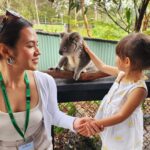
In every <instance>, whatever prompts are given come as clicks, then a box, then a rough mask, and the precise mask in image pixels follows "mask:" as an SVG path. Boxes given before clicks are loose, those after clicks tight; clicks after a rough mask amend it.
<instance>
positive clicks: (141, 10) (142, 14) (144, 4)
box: [134, 0, 150, 32]
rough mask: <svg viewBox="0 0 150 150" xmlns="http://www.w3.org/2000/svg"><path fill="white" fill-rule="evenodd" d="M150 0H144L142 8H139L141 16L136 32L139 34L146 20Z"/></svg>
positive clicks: (137, 21)
mask: <svg viewBox="0 0 150 150" xmlns="http://www.w3.org/2000/svg"><path fill="white" fill-rule="evenodd" d="M149 1H150V0H142V3H141V6H140V7H139V10H138V13H139V16H138V17H137V18H136V21H135V27H134V31H135V32H139V31H140V30H141V26H142V21H143V18H144V14H145V13H146V9H147V6H148V3H149Z"/></svg>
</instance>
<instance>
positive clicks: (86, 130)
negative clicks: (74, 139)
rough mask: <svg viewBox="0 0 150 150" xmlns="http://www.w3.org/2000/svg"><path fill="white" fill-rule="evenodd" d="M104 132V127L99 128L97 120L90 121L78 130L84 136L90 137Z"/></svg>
mask: <svg viewBox="0 0 150 150" xmlns="http://www.w3.org/2000/svg"><path fill="white" fill-rule="evenodd" d="M103 130H104V127H103V126H102V125H101V126H98V124H97V122H96V120H94V119H90V120H87V121H86V122H85V123H83V124H82V125H80V126H79V127H78V129H77V132H79V133H80V134H81V135H83V136H88V137H89V136H92V135H95V134H97V133H99V132H100V131H103Z"/></svg>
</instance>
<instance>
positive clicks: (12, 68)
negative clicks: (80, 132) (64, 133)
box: [0, 11, 99, 150]
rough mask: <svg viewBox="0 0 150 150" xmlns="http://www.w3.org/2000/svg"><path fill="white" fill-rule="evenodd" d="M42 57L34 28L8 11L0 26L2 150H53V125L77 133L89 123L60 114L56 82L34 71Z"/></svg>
mask: <svg viewBox="0 0 150 150" xmlns="http://www.w3.org/2000/svg"><path fill="white" fill-rule="evenodd" d="M39 55H40V51H39V49H38V41H37V35H36V32H35V31H34V30H33V28H32V24H31V23H29V22H28V21H26V20H25V19H23V18H22V17H20V16H19V15H18V14H16V13H14V12H11V11H7V12H6V15H5V16H4V17H3V19H2V20H1V24H0V85H1V86H0V88H1V90H0V122H1V123H0V133H1V134H0V150H17V149H19V150H33V149H36V150H51V149H52V142H51V125H52V124H53V125H57V126H60V127H64V128H68V129H71V130H72V131H74V129H76V128H77V127H78V126H79V124H81V123H83V122H85V121H87V120H89V119H88V118H82V119H80V118H76V119H75V118H74V117H71V116H67V115H66V114H64V113H63V112H61V111H59V109H58V104H57V89H56V84H55V81H54V79H53V78H52V77H51V76H50V75H47V74H45V73H42V72H39V71H35V70H36V68H37V64H38V60H39ZM96 129H97V131H99V129H98V128H96V127H95V129H94V130H93V131H91V132H95V130H96Z"/></svg>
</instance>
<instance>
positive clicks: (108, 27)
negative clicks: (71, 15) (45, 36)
mask: <svg viewBox="0 0 150 150" xmlns="http://www.w3.org/2000/svg"><path fill="white" fill-rule="evenodd" d="M71 23H72V31H78V32H79V33H80V34H81V35H82V36H85V37H86V36H87V32H86V30H85V28H84V26H83V21H78V22H77V25H76V26H75V21H71ZM91 24H92V25H91V32H92V37H93V38H101V39H106V40H119V39H120V38H122V37H124V36H125V35H127V33H126V32H124V31H123V30H121V29H120V28H119V27H116V26H115V25H114V24H108V23H104V22H91ZM34 28H35V29H39V30H43V31H45V32H51V33H52V32H54V33H60V32H63V31H64V25H35V26H34Z"/></svg>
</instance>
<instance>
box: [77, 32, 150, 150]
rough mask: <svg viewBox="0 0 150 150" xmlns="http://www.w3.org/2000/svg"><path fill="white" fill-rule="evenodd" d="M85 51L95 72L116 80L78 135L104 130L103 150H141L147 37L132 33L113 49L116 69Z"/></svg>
mask: <svg viewBox="0 0 150 150" xmlns="http://www.w3.org/2000/svg"><path fill="white" fill-rule="evenodd" d="M85 50H86V51H87V53H88V54H89V56H90V57H91V59H92V61H93V62H94V63H95V65H96V66H97V68H98V69H100V70H101V71H103V72H105V73H108V74H110V75H113V76H116V77H117V78H116V80H115V82H114V84H113V85H112V87H111V89H110V90H109V92H108V94H107V95H106V96H105V97H104V99H103V100H102V103H101V105H100V107H99V109H98V112H97V114H96V117H95V120H94V121H92V122H89V123H85V124H84V125H81V126H80V128H79V131H80V133H82V134H83V135H86V134H88V133H87V131H85V129H87V128H89V130H92V127H93V125H97V126H100V127H101V126H104V131H103V132H101V133H100V136H101V139H102V150H142V143H143V114H142V110H141V104H142V102H143V100H144V99H145V98H146V96H147V92H148V91H147V87H146V84H145V81H144V74H143V70H144V69H149V67H150V37H149V36H147V35H144V34H142V33H133V34H130V35H128V36H126V37H125V38H123V39H122V40H121V41H120V42H119V43H118V45H117V47H116V65H117V67H112V66H108V65H106V64H104V63H103V62H102V61H101V60H100V59H99V58H98V57H97V56H96V55H95V54H94V53H93V52H92V51H91V50H90V49H89V48H87V47H86V46H85Z"/></svg>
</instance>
